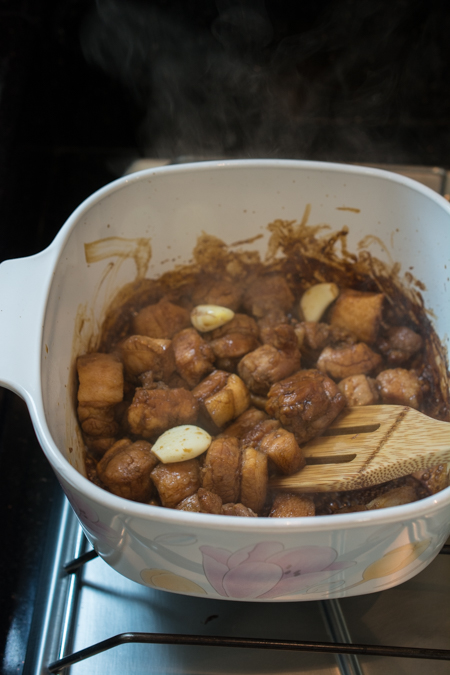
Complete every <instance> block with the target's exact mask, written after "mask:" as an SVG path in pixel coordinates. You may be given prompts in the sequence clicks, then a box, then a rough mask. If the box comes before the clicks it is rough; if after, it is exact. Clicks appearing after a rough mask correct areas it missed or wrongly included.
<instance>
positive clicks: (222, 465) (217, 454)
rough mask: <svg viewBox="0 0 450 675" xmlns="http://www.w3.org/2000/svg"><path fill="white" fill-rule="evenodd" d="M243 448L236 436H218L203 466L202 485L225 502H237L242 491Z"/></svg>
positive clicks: (210, 447) (209, 449)
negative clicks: (241, 448)
mask: <svg viewBox="0 0 450 675" xmlns="http://www.w3.org/2000/svg"><path fill="white" fill-rule="evenodd" d="M240 467H241V450H240V447H239V441H238V440H237V439H236V438H232V437H230V438H216V439H215V440H213V442H212V443H211V445H210V446H209V448H208V450H207V452H206V457H205V460H204V464H203V468H202V487H203V488H205V490H209V491H210V492H214V493H215V494H216V495H219V497H220V498H221V499H222V501H223V502H235V501H236V500H237V499H238V497H239V492H240Z"/></svg>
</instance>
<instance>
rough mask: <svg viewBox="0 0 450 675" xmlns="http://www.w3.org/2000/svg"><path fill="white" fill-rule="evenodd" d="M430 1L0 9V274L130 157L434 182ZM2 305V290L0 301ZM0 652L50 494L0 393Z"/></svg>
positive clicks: (442, 57) (440, 19) (162, 2)
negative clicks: (353, 171)
mask: <svg viewBox="0 0 450 675" xmlns="http://www.w3.org/2000/svg"><path fill="white" fill-rule="evenodd" d="M447 7H448V3H447V2H438V1H436V0H431V1H430V0H428V1H427V2H425V1H422V0H392V1H391V2H386V1H381V0H332V1H331V0H314V1H312V0H304V1H303V2H301V1H300V0H298V1H297V2H293V3H284V2H281V1H277V0H271V1H270V0H267V1H266V2H263V0H244V1H242V2H237V0H236V1H234V2H233V1H231V0H216V1H214V0H199V1H195V2H194V1H193V0H178V1H175V0H153V1H150V0H149V1H147V2H145V1H144V0H140V1H138V0H128V1H126V0H97V2H95V1H94V0H58V1H57V0H0V228H1V230H0V232H1V238H0V260H3V259H7V258H11V257H17V256H23V255H30V254H33V253H36V252H38V251H39V250H41V249H42V248H44V247H45V246H46V245H47V244H49V243H50V241H51V240H52V239H53V237H54V235H55V234H56V232H57V231H58V229H59V228H60V227H61V225H62V224H63V223H64V221H65V219H66V218H67V216H69V215H70V213H71V212H72V210H73V209H74V208H75V207H76V206H77V205H78V204H79V203H80V202H81V201H82V200H83V199H84V198H85V197H87V196H88V195H89V194H91V193H92V192H93V191H95V190H96V189H97V188H99V187H101V186H102V185H104V184H105V183H107V182H109V181H110V180H113V179H114V178H116V177H118V176H119V175H121V173H122V172H123V171H124V170H125V168H126V167H127V166H128V164H129V163H130V162H131V161H132V160H133V159H136V158H138V157H143V156H147V157H159V158H169V159H172V160H173V159H179V158H182V157H191V156H194V157H202V158H205V157H206V158H207V157H212V158H213V157H285V158H305V159H318V160H332V161H343V162H372V163H387V164H392V163H407V164H421V165H428V166H431V165H437V166H442V167H444V168H450V167H449V165H450V85H449V74H450V68H449V66H450V53H449V43H450V10H449V9H448V8H447ZM2 292H4V289H2ZM0 478H1V486H0V517H1V522H2V538H1V546H0V551H1V553H0V556H1V558H0V648H3V647H5V651H4V659H3V672H4V673H5V674H6V673H8V675H9V674H10V673H20V672H21V671H22V665H23V660H24V658H25V654H26V644H27V638H28V632H29V626H30V621H31V616H32V608H33V601H34V597H35V593H36V586H37V583H38V576H39V567H40V562H41V559H42V552H43V550H44V547H45V538H46V536H47V530H48V527H49V525H48V523H49V522H51V520H50V516H51V513H52V508H54V503H55V502H56V501H57V500H58V494H59V492H58V490H59V488H58V486H57V483H56V480H55V478H54V477H53V474H52V472H51V470H50V469H49V467H48V465H47V463H46V460H45V459H44V457H43V454H42V452H41V450H40V449H39V446H38V444H37V442H36V440H35V437H34V433H33V430H32V428H31V425H30V421H29V417H28V413H27V411H26V408H25V406H24V404H23V402H22V401H21V400H20V399H18V398H17V397H16V396H14V395H12V394H10V393H9V392H6V391H5V390H0Z"/></svg>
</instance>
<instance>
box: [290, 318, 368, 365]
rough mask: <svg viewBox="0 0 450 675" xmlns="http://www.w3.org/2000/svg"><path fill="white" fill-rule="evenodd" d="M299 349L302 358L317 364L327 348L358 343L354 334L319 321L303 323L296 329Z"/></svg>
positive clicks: (296, 326) (297, 325)
mask: <svg viewBox="0 0 450 675" xmlns="http://www.w3.org/2000/svg"><path fill="white" fill-rule="evenodd" d="M294 331H295V335H296V338H297V343H298V347H299V349H300V353H301V355H302V357H305V359H306V360H307V361H308V362H309V363H315V362H316V361H317V359H318V358H319V356H320V354H321V352H322V351H323V350H324V349H325V347H329V346H333V347H334V346H344V345H352V344H355V342H357V339H356V337H355V335H353V333H350V332H349V331H347V330H345V329H343V328H340V327H339V326H330V325H329V324H328V323H320V322H319V323H318V322H317V321H302V322H300V323H297V324H296V325H295V328H294Z"/></svg>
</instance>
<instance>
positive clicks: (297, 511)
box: [269, 493, 316, 518]
mask: <svg viewBox="0 0 450 675" xmlns="http://www.w3.org/2000/svg"><path fill="white" fill-rule="evenodd" d="M315 515H316V508H315V506H314V502H313V500H312V499H310V497H306V495H296V494H291V493H285V494H283V493H279V494H277V496H276V497H275V499H274V502H273V504H272V508H271V509H270V513H269V518H304V517H310V516H315Z"/></svg>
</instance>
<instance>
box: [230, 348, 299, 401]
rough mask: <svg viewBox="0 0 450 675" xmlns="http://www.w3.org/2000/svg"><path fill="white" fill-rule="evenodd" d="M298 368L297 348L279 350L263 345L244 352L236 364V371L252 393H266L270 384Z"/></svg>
mask: <svg viewBox="0 0 450 675" xmlns="http://www.w3.org/2000/svg"><path fill="white" fill-rule="evenodd" d="M299 368H300V352H299V350H298V349H297V348H295V349H290V350H289V351H281V350H279V349H276V348H275V347H273V346H272V345H267V344H266V345H263V346H262V347H258V349H255V351H253V352H250V353H249V354H246V355H245V356H244V357H243V358H242V359H241V360H240V361H239V365H238V373H239V375H240V376H241V378H242V379H243V380H244V382H245V384H246V385H247V387H248V388H249V389H250V391H251V392H253V393H254V394H267V392H268V391H269V389H270V387H271V386H272V384H274V383H275V382H279V381H280V380H283V379H284V378H285V377H288V376H289V375H292V373H295V372H296V371H297V370H298V369H299Z"/></svg>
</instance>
